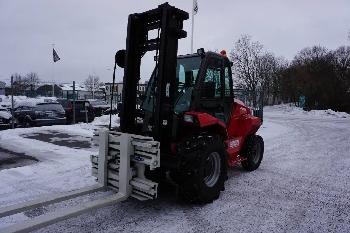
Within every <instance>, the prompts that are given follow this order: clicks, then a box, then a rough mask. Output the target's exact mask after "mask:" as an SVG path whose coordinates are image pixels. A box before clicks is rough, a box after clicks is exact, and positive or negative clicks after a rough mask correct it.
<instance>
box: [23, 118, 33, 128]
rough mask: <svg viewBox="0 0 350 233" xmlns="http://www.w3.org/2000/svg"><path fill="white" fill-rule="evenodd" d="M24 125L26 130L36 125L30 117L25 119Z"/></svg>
mask: <svg viewBox="0 0 350 233" xmlns="http://www.w3.org/2000/svg"><path fill="white" fill-rule="evenodd" d="M23 125H24V127H25V128H30V127H33V125H34V124H33V122H32V119H31V118H30V117H29V116H26V117H25V119H24V122H23Z"/></svg>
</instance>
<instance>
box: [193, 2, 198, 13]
mask: <svg viewBox="0 0 350 233" xmlns="http://www.w3.org/2000/svg"><path fill="white" fill-rule="evenodd" d="M197 13H198V2H197V0H193V14H194V15H196V14H197Z"/></svg>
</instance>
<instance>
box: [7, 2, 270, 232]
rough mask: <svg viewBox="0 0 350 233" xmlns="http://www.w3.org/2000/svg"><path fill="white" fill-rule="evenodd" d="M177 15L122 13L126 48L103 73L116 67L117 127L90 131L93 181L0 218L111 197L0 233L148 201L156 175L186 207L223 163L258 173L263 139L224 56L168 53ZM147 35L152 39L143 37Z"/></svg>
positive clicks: (213, 192) (179, 27)
mask: <svg viewBox="0 0 350 233" xmlns="http://www.w3.org/2000/svg"><path fill="white" fill-rule="evenodd" d="M187 19H188V13H187V12H184V11H182V10H179V9H177V8H175V7H173V6H170V5H169V4H168V3H165V4H162V5H159V6H158V8H156V9H153V10H150V11H147V12H144V13H139V14H131V15H130V16H129V22H128V32H127V39H126V49H125V50H120V51H118V52H117V53H116V56H115V65H114V73H113V82H114V80H115V70H116V64H118V65H119V66H120V67H122V68H124V78H123V94H122V109H121V112H120V127H119V128H118V129H111V127H110V129H109V130H108V129H100V130H98V131H96V132H95V136H94V138H95V139H97V141H98V144H99V152H98V154H95V155H91V162H92V174H93V175H94V176H96V178H97V181H98V182H97V183H96V184H95V185H93V186H91V187H86V188H83V189H79V190H71V191H68V192H65V193H58V194H48V195H45V196H41V197H38V199H36V200H31V201H27V202H23V203H19V204H16V205H13V206H6V207H4V208H1V209H0V218H2V217H6V216H10V215H14V214H17V213H21V212H25V211H28V210H33V209H35V208H38V207H43V206H47V205H50V204H54V203H59V202H62V201H67V200H70V199H73V198H76V197H80V196H83V195H87V194H90V193H96V192H100V191H106V190H107V191H113V192H108V194H109V195H107V194H106V195H102V196H100V198H97V199H95V200H93V201H88V202H85V203H83V204H81V205H78V206H73V207H70V208H64V209H61V210H57V211H54V212H49V213H46V214H43V215H40V216H38V217H35V218H32V219H29V220H26V221H23V222H20V223H16V224H14V225H11V226H9V227H7V228H4V229H1V230H0V231H1V232H4V233H10V232H11V233H14V232H29V231H33V230H36V229H39V228H42V227H45V226H47V225H50V224H53V223H56V222H58V221H62V220H64V219H67V218H71V217H74V216H77V215H79V214H82V213H85V212H88V211H91V210H93V209H96V208H101V207H104V206H107V205H111V204H115V203H117V202H120V201H123V200H126V199H127V198H129V197H130V196H131V197H134V198H137V199H139V200H149V199H155V198H157V191H158V181H157V180H158V179H159V177H160V178H162V177H167V178H168V179H171V180H172V181H173V183H175V184H176V187H177V190H178V194H179V195H180V197H182V198H183V199H184V200H186V201H190V202H195V203H208V202H212V201H213V200H215V199H217V198H218V197H219V195H220V192H221V191H223V190H224V185H225V181H226V180H227V169H228V168H229V167H232V166H235V165H237V164H242V167H243V168H244V169H245V170H247V171H253V170H255V169H257V168H258V167H259V165H260V163H261V160H262V158H263V151H264V142H263V139H262V138H261V137H260V136H258V135H256V132H257V130H258V129H259V127H260V126H261V124H262V121H261V120H260V119H259V118H257V117H255V116H253V115H252V113H251V110H250V109H249V108H248V107H247V106H245V105H244V104H243V103H242V102H241V101H239V100H236V99H235V98H234V93H233V88H232V86H233V84H232V74H231V62H230V61H229V59H228V58H227V57H226V56H225V54H218V53H213V52H205V51H204V49H199V50H198V51H197V53H195V54H190V55H183V56H178V55H177V51H178V40H179V39H181V38H185V37H186V32H185V31H184V30H183V22H184V20H187ZM153 30H155V31H156V34H157V37H156V38H148V35H149V34H150V33H149V32H150V31H153ZM149 51H156V52H155V53H156V56H155V63H156V65H155V68H154V70H153V73H152V75H151V78H150V80H149V82H148V86H147V89H146V93H145V95H143V96H140V95H138V93H137V87H138V83H139V81H140V66H141V58H142V57H143V56H144V55H145V53H146V52H149ZM112 96H113V94H112ZM111 102H112V101H111Z"/></svg>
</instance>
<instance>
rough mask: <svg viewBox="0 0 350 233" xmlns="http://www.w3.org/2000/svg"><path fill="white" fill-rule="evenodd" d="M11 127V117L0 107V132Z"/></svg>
mask: <svg viewBox="0 0 350 233" xmlns="http://www.w3.org/2000/svg"><path fill="white" fill-rule="evenodd" d="M11 126H12V115H11V113H10V112H9V111H8V110H7V109H6V108H3V107H1V106H0V130H1V129H9V128H11Z"/></svg>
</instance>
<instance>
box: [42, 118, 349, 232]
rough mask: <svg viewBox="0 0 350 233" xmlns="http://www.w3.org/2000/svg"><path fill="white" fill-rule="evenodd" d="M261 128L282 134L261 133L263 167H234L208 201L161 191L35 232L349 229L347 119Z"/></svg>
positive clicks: (286, 121)
mask: <svg viewBox="0 0 350 233" xmlns="http://www.w3.org/2000/svg"><path fill="white" fill-rule="evenodd" d="M266 125H267V128H266V129H264V130H265V131H264V130H263V132H262V133H263V134H265V132H268V131H269V130H270V131H271V129H272V128H276V127H272V126H273V125H274V126H276V125H277V126H278V125H279V126H281V127H284V129H286V130H282V131H281V132H280V133H278V132H277V133H276V132H275V133H274V134H275V136H271V134H270V133H271V132H269V133H266V135H270V136H266V137H265V158H264V160H263V163H262V164H261V167H260V168H259V169H258V170H257V171H255V172H251V173H247V172H244V171H242V170H241V169H240V168H235V169H231V170H230V171H229V180H228V181H227V183H226V190H225V191H224V192H223V193H222V195H221V196H220V198H219V200H217V201H215V202H214V203H212V204H208V205H204V206H193V205H185V204H180V203H178V202H177V201H176V200H175V199H174V197H173V195H172V194H169V193H163V194H161V197H160V198H159V199H158V200H154V201H148V202H139V201H136V200H128V201H126V202H124V203H119V204H115V205H113V206H110V207H106V208H103V209H100V210H97V211H94V212H91V213H89V214H84V215H81V216H79V217H77V218H73V219H69V220H66V221H64V222H62V223H58V224H55V225H52V226H50V227H47V228H44V229H42V230H40V231H38V232H61V233H64V232H177V233H178V232H344V233H345V232H350V192H349V191H350V120H349V119H329V120H315V119H307V118H300V119H297V118H293V117H274V116H268V115H267V116H266ZM269 125H270V126H271V128H270V129H269ZM276 129H279V128H278V127H277V128H276ZM279 130H280V129H279ZM274 134H272V135H274ZM92 198H94V197H88V198H85V199H84V200H88V199H92ZM80 200H82V199H80ZM73 204H74V202H70V203H69V204H67V205H73ZM49 208H50V207H49ZM52 208H53V209H55V208H54V207H52ZM48 211H50V209H49V210H48Z"/></svg>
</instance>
